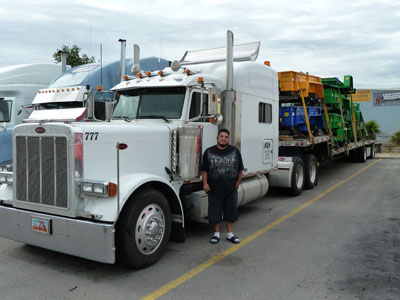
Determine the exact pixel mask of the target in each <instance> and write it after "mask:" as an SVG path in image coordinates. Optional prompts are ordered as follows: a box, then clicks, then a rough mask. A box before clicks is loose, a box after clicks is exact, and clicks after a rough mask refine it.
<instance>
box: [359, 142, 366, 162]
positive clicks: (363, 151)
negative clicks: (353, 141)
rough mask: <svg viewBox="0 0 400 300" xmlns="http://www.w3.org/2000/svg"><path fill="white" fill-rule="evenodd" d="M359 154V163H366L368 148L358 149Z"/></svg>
mask: <svg viewBox="0 0 400 300" xmlns="http://www.w3.org/2000/svg"><path fill="white" fill-rule="evenodd" d="M357 151H358V152H357V153H358V162H361V163H364V162H365V161H366V160H367V148H366V147H365V146H362V147H360V148H358V149H357Z"/></svg>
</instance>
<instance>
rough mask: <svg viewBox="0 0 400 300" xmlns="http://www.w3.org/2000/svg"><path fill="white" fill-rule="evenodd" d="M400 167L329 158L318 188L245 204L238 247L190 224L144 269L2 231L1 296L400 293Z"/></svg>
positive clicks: (352, 295)
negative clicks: (6, 236) (53, 247)
mask: <svg viewBox="0 0 400 300" xmlns="http://www.w3.org/2000/svg"><path fill="white" fill-rule="evenodd" d="M399 174H400V159H397V158H394V159H381V158H377V159H373V160H368V161H367V162H366V163H348V162H344V161H343V162H342V161H338V162H333V163H327V164H323V165H321V167H320V177H319V182H318V185H317V186H316V187H315V188H314V189H313V190H306V191H304V192H303V193H302V195H300V196H298V197H289V196H286V195H285V194H283V193H281V192H280V191H270V192H269V193H268V195H267V196H266V197H265V198H263V199H260V200H258V201H255V202H253V203H250V204H248V205H246V206H244V207H242V208H240V209H239V221H238V222H237V223H235V225H234V226H235V227H234V232H235V233H236V234H237V235H238V236H239V237H240V238H241V239H242V243H241V244H239V245H238V246H235V245H233V244H231V243H230V242H228V241H226V240H224V239H221V241H220V243H219V244H217V245H211V244H210V243H209V242H208V240H209V238H210V234H211V229H210V227H209V226H208V225H207V224H199V223H189V224H187V229H186V233H187V240H186V242H185V243H183V244H177V243H169V244H168V247H167V251H166V253H165V255H164V256H163V257H162V259H161V260H160V261H159V262H158V263H157V264H155V265H153V266H151V267H149V268H147V269H144V270H138V271H135V270H129V269H125V268H122V267H120V266H118V265H105V264H100V263H96V262H92V261H88V260H84V259H80V258H76V257H72V256H68V255H63V254H60V253H56V252H52V251H48V250H44V249H40V248H37V247H33V246H29V245H23V244H21V243H18V242H13V241H9V240H6V239H2V238H0V299H1V300H3V299H4V300H8V299H13V300H14V299H113V300H117V299H141V298H144V297H146V298H145V299H296V300H301V299H307V300H309V299H379V300H381V299H393V300H395V299H396V300H397V299H399V295H400V176H399ZM223 234H224V233H223ZM223 237H224V236H223Z"/></svg>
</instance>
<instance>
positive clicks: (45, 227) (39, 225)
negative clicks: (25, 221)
mask: <svg viewBox="0 0 400 300" xmlns="http://www.w3.org/2000/svg"><path fill="white" fill-rule="evenodd" d="M32 230H33V231H36V232H40V233H44V234H51V219H45V218H35V217H33V218H32Z"/></svg>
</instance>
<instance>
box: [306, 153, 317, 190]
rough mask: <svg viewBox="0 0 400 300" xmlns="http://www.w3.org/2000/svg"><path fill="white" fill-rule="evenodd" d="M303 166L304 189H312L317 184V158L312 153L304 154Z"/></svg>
mask: <svg viewBox="0 0 400 300" xmlns="http://www.w3.org/2000/svg"><path fill="white" fill-rule="evenodd" d="M304 166H305V174H306V177H305V181H304V188H305V189H309V190H310V189H313V188H314V186H316V185H317V180H318V163H317V159H316V158H315V156H314V155H313V154H306V155H304Z"/></svg>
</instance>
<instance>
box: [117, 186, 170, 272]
mask: <svg viewBox="0 0 400 300" xmlns="http://www.w3.org/2000/svg"><path fill="white" fill-rule="evenodd" d="M170 233H171V210H170V207H169V204H168V201H167V199H166V198H165V196H164V195H163V194H162V193H161V192H159V191H157V190H151V189H149V190H143V191H140V192H139V193H138V194H136V195H134V199H132V201H130V203H128V206H127V207H126V209H125V210H124V211H123V212H122V214H121V217H120V220H119V221H118V224H117V232H116V244H117V260H118V262H119V263H121V264H122V265H124V266H127V267H131V268H135V269H141V268H145V267H147V266H150V265H152V264H154V263H155V262H157V261H158V260H159V259H160V258H161V256H162V255H163V253H164V251H165V247H166V245H167V242H168V240H169V236H170Z"/></svg>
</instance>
